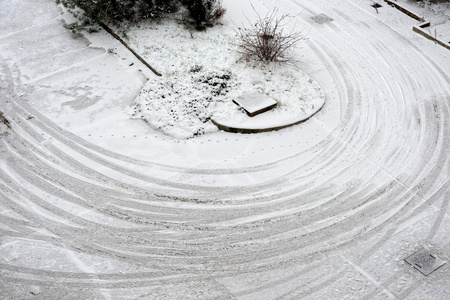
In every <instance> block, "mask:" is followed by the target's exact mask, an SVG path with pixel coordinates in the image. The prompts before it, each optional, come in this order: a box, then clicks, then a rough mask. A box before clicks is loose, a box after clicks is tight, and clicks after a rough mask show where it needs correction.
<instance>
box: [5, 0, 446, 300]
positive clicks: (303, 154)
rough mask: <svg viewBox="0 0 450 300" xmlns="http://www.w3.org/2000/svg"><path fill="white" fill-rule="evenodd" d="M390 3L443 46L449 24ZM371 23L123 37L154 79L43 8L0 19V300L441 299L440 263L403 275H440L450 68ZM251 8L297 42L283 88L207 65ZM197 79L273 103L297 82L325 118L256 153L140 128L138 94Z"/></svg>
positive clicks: (213, 136)
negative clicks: (250, 25) (259, 94)
mask: <svg viewBox="0 0 450 300" xmlns="http://www.w3.org/2000/svg"><path fill="white" fill-rule="evenodd" d="M398 2H400V3H402V5H404V6H406V7H408V8H411V9H412V10H417V11H418V12H419V13H420V14H422V15H424V17H425V18H426V19H428V20H432V22H436V25H435V26H436V27H433V28H438V29H439V34H440V35H441V36H444V37H445V36H447V34H448V32H446V31H447V30H448V31H450V20H448V18H447V17H446V16H448V15H446V12H445V10H442V7H440V9H434V10H433V9H428V10H423V8H421V7H419V6H417V5H416V4H415V3H414V2H413V1H408V0H398ZM373 3H374V2H373V1H371V0H370V1H369V0H314V1H312V0H302V1H300V0H288V1H282V2H280V1H275V0H254V1H251V4H250V1H238V0H224V1H223V5H224V7H225V8H226V9H227V14H226V15H225V17H224V20H223V24H222V25H218V26H215V27H214V28H211V29H208V30H207V31H206V32H201V33H197V32H195V33H190V32H188V31H186V29H184V28H183V27H182V26H180V25H179V24H177V23H176V22H173V21H172V22H171V21H164V22H163V23H162V24H159V25H156V24H144V25H142V26H141V27H140V28H135V29H132V30H130V32H129V34H128V40H127V41H128V42H129V44H130V45H132V47H134V48H135V49H136V51H138V52H139V53H140V54H141V55H142V56H143V57H144V58H145V59H146V61H147V62H149V63H150V64H151V65H152V66H153V67H155V68H156V69H157V70H158V71H159V72H161V73H162V74H163V76H162V78H163V79H162V78H160V77H157V76H155V75H154V74H153V73H152V72H151V71H150V70H148V69H146V67H145V66H144V65H142V64H141V63H140V62H139V61H138V60H137V59H136V58H135V57H134V56H133V55H132V54H130V52H129V51H128V50H127V49H126V48H125V47H123V46H122V45H121V44H120V43H119V42H118V41H117V40H115V39H114V38H112V37H111V36H109V35H108V34H107V33H106V32H100V33H97V34H92V35H90V34H84V35H83V34H73V33H71V32H69V31H68V30H66V29H65V28H64V27H63V20H65V19H67V18H68V17H69V16H68V15H67V14H64V13H63V10H62V8H61V7H59V6H57V5H56V4H55V2H54V1H53V0H9V1H1V2H0V20H2V22H1V24H0V113H1V114H0V298H1V299H408V300H409V299H417V300H423V299H430V300H431V299H433V300H435V299H438V300H441V299H442V300H444V299H449V298H450V280H449V278H450V265H449V264H448V263H447V264H444V265H442V266H441V267H440V268H439V269H437V270H436V271H434V272H432V273H431V274H429V275H428V276H424V275H423V274H422V273H421V272H419V271H418V270H416V269H415V268H413V267H412V266H411V265H410V264H408V263H407V262H406V261H405V259H406V258H408V257H410V256H411V255H412V254H414V253H415V252H417V251H419V250H421V249H422V248H426V249H428V250H430V251H431V252H433V253H434V254H435V255H437V256H438V257H439V258H440V259H442V260H443V261H449V259H450V250H449V249H450V217H449V212H450V208H449V201H450V126H449V125H450V124H449V122H450V51H449V50H448V49H446V48H444V47H442V46H440V45H438V44H435V43H434V42H432V41H430V40H427V39H426V38H424V37H423V36H421V35H419V34H417V33H415V32H413V30H412V28H413V26H415V25H418V24H419V22H418V21H417V20H414V19H412V18H410V17H409V16H407V15H406V14H404V13H402V12H400V11H399V10H398V9H395V8H393V7H391V6H389V5H387V4H386V3H385V2H381V1H380V2H379V3H380V4H381V7H379V8H377V9H374V7H372V5H373ZM251 5H253V6H254V8H255V10H256V11H258V13H260V14H262V15H264V14H266V13H267V12H270V11H272V10H273V9H274V8H276V7H278V9H279V10H278V13H279V14H280V15H283V14H290V15H292V16H295V19H293V20H292V22H289V23H288V24H287V27H288V28H289V29H294V30H298V31H302V32H303V33H304V34H305V35H306V39H305V40H303V41H302V42H301V43H300V45H299V47H298V48H297V49H296V50H295V52H294V53H293V55H294V57H295V58H296V60H297V62H296V64H295V66H292V65H290V66H289V67H286V68H287V69H286V70H287V71H286V72H281V71H279V70H280V69H277V67H276V66H274V68H275V69H276V70H277V71H273V72H274V73H273V74H272V73H271V72H272V71H270V69H267V70H266V71H263V73H264V74H263V75H261V74H262V73H260V71H255V70H253V71H252V70H250V71H249V70H248V69H245V66H246V65H245V63H242V62H237V58H236V57H234V56H233V55H223V56H220V53H221V52H220V51H219V55H217V51H218V49H219V50H220V49H221V48H220V47H223V49H224V51H231V52H230V53H232V50H233V47H234V46H235V38H236V36H235V34H236V27H237V26H242V24H245V23H246V22H248V20H254V18H255V11H254V10H253V9H252V7H251ZM449 11H450V9H449ZM180 40H182V41H183V42H182V43H180ZM227 53H228V52H227ZM199 65H201V66H202V69H205V70H218V68H224V69H226V70H228V71H230V72H231V74H237V75H236V76H237V77H236V78H238V75H239V74H240V75H241V76H242V75H245V76H242V78H244V77H245V78H249V76H250V77H251V76H252V74H253V76H254V77H255V80H253V81H251V80H249V81H248V82H246V83H245V84H241V85H239V84H238V83H233V85H230V86H232V87H233V88H237V87H239V86H240V87H241V88H243V91H244V90H245V89H248V88H249V87H251V86H252V84H253V85H254V86H258V88H261V89H264V87H267V86H269V85H270V86H271V89H270V91H267V93H269V94H270V93H272V92H273V95H275V96H274V97H282V95H283V92H281V91H279V90H277V89H276V87H280V88H281V87H283V89H284V90H285V93H290V94H289V95H291V94H292V95H294V94H295V95H297V94H298V93H302V91H305V89H304V87H292V85H291V84H288V85H286V86H283V85H282V84H283V82H286V80H288V79H286V78H290V79H289V80H291V79H292V78H297V77H295V76H296V75H292V74H293V73H292V72H294V71H292V70H295V69H296V68H298V74H307V76H308V78H311V82H314V84H315V83H317V85H319V86H320V87H321V90H322V91H323V93H324V98H325V102H324V104H323V107H322V108H321V109H320V111H317V113H315V114H314V116H313V117H312V118H311V119H309V120H307V121H306V122H304V123H300V124H298V125H295V126H292V127H288V128H284V129H282V130H279V131H273V132H264V133H258V134H236V133H229V132H223V131H220V130H218V129H217V128H215V127H214V125H212V124H209V123H205V124H206V125H205V128H204V130H203V131H202V134H199V135H195V136H193V137H192V136H191V133H192V132H193V131H189V132H187V133H185V132H181V131H179V130H178V129H177V130H178V131H177V130H175V131H173V130H172V131H170V130H169V131H164V130H162V129H161V128H158V126H157V125H155V124H158V123H157V122H155V124H151V122H150V121H149V120H153V119H154V118H155V115H154V114H148V116H149V119H148V120H147V121H144V120H142V119H145V118H134V117H133V113H135V112H136V110H135V107H136V101H141V100H139V99H142V91H143V89H145V88H147V90H148V89H149V87H152V86H158V85H159V84H160V82H161V80H163V81H164V82H168V81H170V80H175V79H176V80H175V81H174V82H175V84H176V83H177V82H179V81H180V80H181V79H180V76H181V77H182V74H183V73H181V72H180V70H185V71H186V70H189V69H190V68H191V67H195V66H199ZM279 68H283V67H281V66H280V67H279ZM275 69H273V70H275ZM222 71H223V70H222ZM269 71H270V72H269ZM239 72H242V73H239ZM294 73H295V72H294ZM227 74H228V73H227ZM302 76H303V75H302ZM305 76H306V75H305ZM174 78H175V79H174ZM299 78H300V77H299ZM302 78H303V77H302ZM305 78H306V77H305ZM265 81H266V82H270V83H267V84H266V83H265ZM305 82H308V81H307V80H305ZM183 84H187V83H186V82H184V81H183ZM305 84H306V83H305ZM186 89H187V90H189V91H190V90H191V89H192V86H189V85H187V86H185V87H184V90H186ZM158 95H160V94H158ZM280 95H281V96H280ZM310 95H311V93H307V92H304V95H303V98H302V97H301V96H299V99H300V100H299V101H303V100H304V101H305V106H302V107H303V108H304V107H307V100H308V97H309V96H310ZM148 99H149V101H151V100H152V98H151V97H150V98H148ZM226 99H227V98H226V97H224V98H223V101H226ZM175 100H176V99H174V101H175ZM229 100H230V101H231V99H229ZM221 101H222V100H221ZM161 105H164V103H162V104H161ZM206 106H208V105H206ZM206 106H205V107H206ZM158 107H161V106H158ZM198 109H199V110H200V109H202V108H198ZM236 109H237V108H236ZM164 112H167V110H161V113H160V115H161V114H162V113H164ZM262 115H263V114H262ZM183 121H186V122H187V123H188V121H189V120H188V119H187V117H186V119H183ZM187 123H186V124H187ZM165 124H167V123H165ZM174 124H175V125H176V122H175V123H174ZM171 126H172V127H174V125H171ZM185 137H190V138H185Z"/></svg>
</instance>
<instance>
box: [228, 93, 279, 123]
mask: <svg viewBox="0 0 450 300" xmlns="http://www.w3.org/2000/svg"><path fill="white" fill-rule="evenodd" d="M233 102H234V103H235V104H237V105H239V106H240V107H242V108H243V109H244V110H245V112H246V113H247V115H249V116H250V117H254V116H256V115H257V114H260V113H263V112H265V111H268V110H271V109H272V108H274V107H275V106H276V105H277V102H276V101H275V100H273V99H271V98H269V97H267V96H266V95H264V94H261V93H258V92H254V93H250V94H245V95H242V96H239V97H236V99H233Z"/></svg>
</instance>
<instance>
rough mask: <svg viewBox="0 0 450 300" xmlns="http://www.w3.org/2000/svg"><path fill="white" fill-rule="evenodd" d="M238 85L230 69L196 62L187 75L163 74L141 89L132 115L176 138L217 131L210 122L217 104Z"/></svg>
mask: <svg viewBox="0 0 450 300" xmlns="http://www.w3.org/2000/svg"><path fill="white" fill-rule="evenodd" d="M234 85H235V83H234V81H233V78H232V74H231V73H230V72H229V71H223V70H214V71H208V70H204V68H203V66H200V65H194V66H193V67H192V68H191V69H190V70H189V72H188V73H187V74H178V75H173V76H171V77H161V78H158V79H157V80H155V81H153V82H149V83H148V84H147V86H146V87H145V88H144V89H142V90H141V92H140V94H139V96H138V97H137V99H136V101H135V103H134V105H133V107H132V110H133V112H132V117H133V118H138V119H143V120H144V121H146V122H147V123H148V124H149V125H150V126H152V127H153V128H155V129H158V130H161V131H162V132H164V133H166V134H168V135H170V136H173V137H176V138H192V137H194V136H196V135H201V134H204V133H206V132H211V131H215V130H217V128H216V127H215V126H214V125H213V124H212V123H211V122H210V119H211V116H212V114H213V113H214V106H215V105H216V104H217V103H219V102H222V101H225V99H226V98H225V95H227V94H228V92H229V91H230V89H231V88H232V87H233V86H234Z"/></svg>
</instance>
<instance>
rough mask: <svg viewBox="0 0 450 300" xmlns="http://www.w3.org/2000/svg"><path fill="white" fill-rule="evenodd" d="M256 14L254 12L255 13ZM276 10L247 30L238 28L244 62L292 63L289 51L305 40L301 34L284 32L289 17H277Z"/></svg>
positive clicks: (240, 51) (259, 17) (240, 49)
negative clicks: (253, 60)
mask: <svg viewBox="0 0 450 300" xmlns="http://www.w3.org/2000/svg"><path fill="white" fill-rule="evenodd" d="M255 12H256V11H255ZM277 14H278V9H274V10H273V11H272V12H269V13H268V14H267V15H266V16H264V17H261V16H260V15H259V14H258V19H257V21H256V23H255V24H252V25H251V26H250V27H249V28H238V35H239V38H240V44H239V50H238V52H239V53H241V54H242V55H243V56H244V58H245V59H246V60H250V59H251V58H255V59H257V60H259V61H263V62H287V61H292V58H291V56H290V52H291V50H292V49H293V48H294V47H295V45H296V44H297V43H298V42H299V41H301V40H304V39H305V36H304V35H303V34H302V32H295V31H293V30H292V31H289V32H287V33H286V32H285V31H284V30H283V26H284V25H285V21H286V20H287V19H288V18H291V16H289V15H282V16H280V17H277Z"/></svg>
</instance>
